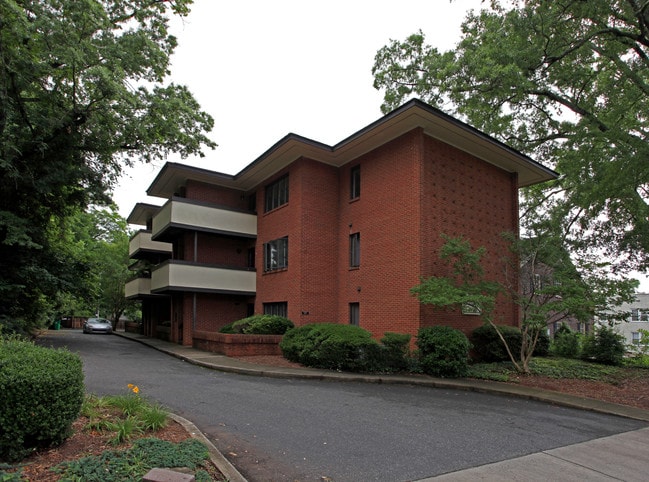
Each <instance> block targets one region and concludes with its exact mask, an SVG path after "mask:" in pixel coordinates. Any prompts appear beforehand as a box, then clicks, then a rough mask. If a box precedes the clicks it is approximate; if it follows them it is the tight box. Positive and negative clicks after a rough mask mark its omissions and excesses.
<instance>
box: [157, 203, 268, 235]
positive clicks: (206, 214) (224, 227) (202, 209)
mask: <svg viewBox="0 0 649 482" xmlns="http://www.w3.org/2000/svg"><path fill="white" fill-rule="evenodd" d="M186 229H189V230H192V231H203V232H208V233H215V234H225V235H231V236H243V237H246V238H255V237H256V236H257V216H256V215H254V214H250V213H246V212H241V211H233V210H229V209H224V208H220V207H215V206H212V205H207V204H201V203H197V202H195V201H193V202H192V201H187V200H184V199H183V200H181V198H174V199H172V200H170V201H167V203H166V204H165V205H164V206H163V207H162V208H161V209H160V211H159V212H158V214H156V215H155V216H154V217H153V229H152V231H151V235H152V239H154V240H156V241H170V240H172V239H173V236H174V233H175V232H177V231H179V230H186Z"/></svg>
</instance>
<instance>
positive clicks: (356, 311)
mask: <svg viewBox="0 0 649 482" xmlns="http://www.w3.org/2000/svg"><path fill="white" fill-rule="evenodd" d="M360 323H361V305H360V303H349V324H350V325H354V326H360Z"/></svg>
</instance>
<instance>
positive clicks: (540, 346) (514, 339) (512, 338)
mask: <svg viewBox="0 0 649 482" xmlns="http://www.w3.org/2000/svg"><path fill="white" fill-rule="evenodd" d="M498 330H499V331H500V333H501V334H502V335H503V338H504V339H505V341H506V342H507V346H509V349H510V350H511V352H512V354H513V355H514V356H515V357H518V356H519V354H520V352H521V342H522V340H523V334H522V332H521V330H520V329H518V328H516V327H515V326H509V325H499V326H498ZM471 342H472V343H473V351H474V353H475V356H476V358H477V360H478V361H480V362H484V363H494V362H501V361H510V359H509V355H508V354H507V349H506V348H505V345H504V344H503V342H502V340H501V339H500V337H499V336H498V333H496V330H495V328H494V327H493V326H491V325H490V324H484V325H482V326H479V327H478V328H476V329H475V330H473V333H471ZM549 352H550V337H549V336H548V334H547V333H546V332H545V331H541V332H539V337H538V339H537V341H536V346H535V347H534V356H547V355H548V353H549Z"/></svg>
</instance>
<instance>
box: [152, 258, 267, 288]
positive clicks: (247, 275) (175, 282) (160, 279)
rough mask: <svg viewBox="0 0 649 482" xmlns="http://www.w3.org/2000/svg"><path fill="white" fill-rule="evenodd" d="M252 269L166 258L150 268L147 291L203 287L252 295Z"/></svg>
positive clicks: (254, 280) (253, 277) (254, 278)
mask: <svg viewBox="0 0 649 482" xmlns="http://www.w3.org/2000/svg"><path fill="white" fill-rule="evenodd" d="M256 286H257V280H256V273H255V272H254V271H249V270H245V269H236V268H221V267H214V266H206V265H200V264H194V263H187V262H178V261H176V262H174V261H167V262H165V263H162V264H161V265H159V266H158V267H156V268H155V269H154V270H153V271H152V272H151V292H152V293H162V292H166V291H204V292H216V293H235V294H248V295H254V294H255V291H256Z"/></svg>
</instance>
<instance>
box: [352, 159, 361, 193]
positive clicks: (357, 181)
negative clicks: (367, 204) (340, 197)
mask: <svg viewBox="0 0 649 482" xmlns="http://www.w3.org/2000/svg"><path fill="white" fill-rule="evenodd" d="M360 195H361V166H356V167H352V170H351V176H350V189H349V198H350V199H356V198H357V197H360Z"/></svg>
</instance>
